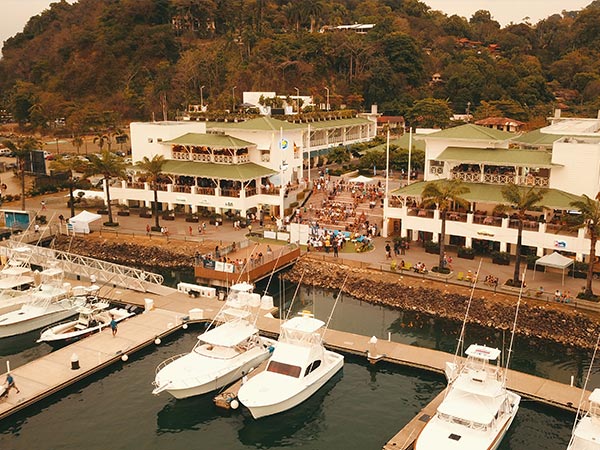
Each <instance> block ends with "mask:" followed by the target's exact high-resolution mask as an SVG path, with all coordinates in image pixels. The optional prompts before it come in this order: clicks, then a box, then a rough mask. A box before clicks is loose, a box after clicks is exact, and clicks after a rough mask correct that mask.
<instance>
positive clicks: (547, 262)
mask: <svg viewBox="0 0 600 450" xmlns="http://www.w3.org/2000/svg"><path fill="white" fill-rule="evenodd" d="M571 264H573V260H572V259H571V258H567V257H566V256H563V255H561V254H560V253H557V252H553V253H551V254H550V255H546V256H542V257H541V258H540V259H538V260H537V261H536V262H535V264H534V267H533V268H534V271H533V279H534V280H535V267H536V266H537V265H540V266H546V267H553V268H555V269H562V284H563V286H564V284H565V269H566V268H567V267H569V266H570V265H571Z"/></svg>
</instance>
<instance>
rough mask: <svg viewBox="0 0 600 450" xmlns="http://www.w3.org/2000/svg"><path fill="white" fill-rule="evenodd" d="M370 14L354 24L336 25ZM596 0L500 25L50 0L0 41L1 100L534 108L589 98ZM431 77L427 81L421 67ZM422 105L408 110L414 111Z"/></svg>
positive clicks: (480, 16) (255, 7) (205, 4)
mask: <svg viewBox="0 0 600 450" xmlns="http://www.w3.org/2000/svg"><path fill="white" fill-rule="evenodd" d="M353 23H362V24H374V25H375V26H374V27H373V28H372V29H369V30H368V31H367V32H366V33H364V34H360V33H356V32H355V31H352V30H333V29H332V26H336V25H342V24H353ZM599 29H600V3H599V2H598V0H596V1H594V2H593V3H591V4H590V5H589V6H588V7H587V8H586V9H584V10H583V11H582V12H580V13H569V12H565V13H563V15H553V16H551V17H548V18H547V19H545V20H542V21H540V22H539V23H537V24H517V25H509V26H507V27H504V28H502V27H500V25H499V24H498V23H497V22H496V21H494V20H492V18H491V16H490V14H489V12H487V11H478V12H477V13H475V14H474V15H473V16H472V17H471V18H469V19H468V20H467V19H464V18H461V17H458V16H456V15H453V16H446V15H444V14H442V13H440V12H437V11H431V10H430V9H429V8H428V7H427V6H426V5H425V4H424V3H421V2H419V1H418V0H366V1H356V0H320V1H312V0H299V1H284V0H80V1H79V2H77V3H75V4H73V5H70V4H69V3H67V2H65V1H61V2H58V3H53V4H52V6H51V8H50V9H48V10H47V11H45V12H44V13H42V14H40V15H38V16H35V17H32V18H31V19H30V20H29V22H28V23H27V25H26V27H25V28H24V30H23V32H21V33H19V34H17V35H16V36H14V37H12V38H10V39H9V40H8V41H6V43H5V46H4V48H3V55H4V57H3V59H2V60H0V92H2V98H1V99H0V104H2V105H4V107H5V108H6V109H8V110H10V112H11V113H12V115H13V117H14V118H15V119H16V120H18V121H19V122H20V123H22V124H26V123H30V124H31V126H32V127H34V128H36V127H37V128H44V127H47V126H48V124H51V123H53V122H54V120H55V119H56V118H66V123H67V126H68V130H69V132H71V133H79V132H86V131H90V130H96V129H100V128H103V127H106V126H109V125H111V124H114V123H115V122H118V121H120V120H131V119H143V120H149V119H151V118H152V117H153V115H154V116H156V117H157V118H162V117H163V111H167V112H168V115H169V117H171V118H172V117H174V116H175V114H176V112H177V111H178V110H179V111H181V110H182V109H184V108H185V107H186V106H187V104H188V103H200V98H199V97H200V90H201V89H200V88H201V86H202V87H203V89H202V92H203V95H204V103H208V105H209V108H210V109H211V110H215V109H225V108H230V107H231V105H232V103H233V102H234V101H235V102H236V103H238V104H239V103H241V101H242V100H241V93H242V92H243V91H248V90H260V91H276V92H278V93H284V94H285V93H289V94H290V95H293V93H294V92H295V88H298V89H299V91H300V93H301V94H302V95H308V94H311V95H313V96H314V97H315V99H316V100H317V103H325V96H326V89H325V88H326V87H327V88H328V89H329V92H330V104H331V106H332V107H333V108H337V107H340V106H341V105H347V106H348V107H350V108H357V109H361V108H368V107H369V106H370V105H371V104H378V105H379V109H380V110H381V111H384V112H386V113H388V114H402V115H407V116H408V117H409V118H411V107H412V106H413V104H414V102H415V101H417V100H420V99H425V98H436V99H440V101H442V102H446V101H447V102H448V106H449V107H450V109H451V110H453V111H454V112H457V113H464V112H465V111H466V109H467V108H469V110H470V112H472V113H473V112H474V113H475V115H476V117H478V116H487V115H508V116H511V117H513V118H516V119H519V120H524V121H532V120H536V119H539V118H543V117H546V116H547V115H548V114H549V113H550V111H551V110H552V108H553V107H556V106H560V107H562V108H563V109H567V110H570V111H571V112H572V113H573V114H580V115H588V116H595V115H596V111H597V110H598V109H599V108H600V102H599V100H598V95H599V94H600V58H598V48H600V47H599V45H598V44H600V33H599V32H598V31H599ZM436 73H438V74H439V79H438V81H436V82H432V76H433V75H434V74H436ZM422 117H423V114H413V116H412V118H411V120H412V121H413V122H414V123H415V124H416V125H419V123H418V121H419V119H420V118H422Z"/></svg>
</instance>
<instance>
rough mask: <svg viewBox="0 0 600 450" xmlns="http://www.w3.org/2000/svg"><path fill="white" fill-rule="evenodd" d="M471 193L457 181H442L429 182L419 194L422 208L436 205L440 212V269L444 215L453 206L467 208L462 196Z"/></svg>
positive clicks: (444, 233) (444, 237)
mask: <svg viewBox="0 0 600 450" xmlns="http://www.w3.org/2000/svg"><path fill="white" fill-rule="evenodd" d="M469 192H471V190H470V189H469V188H468V187H467V186H465V185H464V184H463V183H462V182H461V181H459V180H451V181H449V180H442V181H439V182H429V183H427V184H426V185H425V187H424V188H423V192H421V198H422V199H423V206H424V207H428V206H432V205H437V208H438V210H439V211H440V219H441V220H442V228H441V230H440V239H439V243H440V259H439V262H438V267H439V268H440V269H441V268H443V267H444V253H445V251H444V250H445V249H444V247H445V240H446V213H447V212H448V210H450V208H451V207H452V205H453V204H456V205H459V206H462V207H463V208H468V206H469V202H468V201H467V200H465V199H464V198H463V197H462V196H463V195H464V194H467V193H469Z"/></svg>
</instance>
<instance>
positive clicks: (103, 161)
mask: <svg viewBox="0 0 600 450" xmlns="http://www.w3.org/2000/svg"><path fill="white" fill-rule="evenodd" d="M89 159H90V163H89V165H88V170H87V172H86V173H87V174H88V175H98V174H99V175H102V176H103V178H102V179H103V181H104V185H105V187H106V205H107V209H108V222H105V223H104V225H107V226H116V225H118V224H117V223H115V222H114V221H113V215H112V208H111V204H110V179H111V178H125V162H124V161H123V158H121V157H120V156H117V155H115V154H114V153H112V152H110V151H108V150H104V151H102V153H101V154H100V156H98V155H90V156H89Z"/></svg>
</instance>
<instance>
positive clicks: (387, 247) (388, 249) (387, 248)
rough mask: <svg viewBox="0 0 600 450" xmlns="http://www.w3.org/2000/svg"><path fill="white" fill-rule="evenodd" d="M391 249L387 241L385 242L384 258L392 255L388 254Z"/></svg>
mask: <svg viewBox="0 0 600 450" xmlns="http://www.w3.org/2000/svg"><path fill="white" fill-rule="evenodd" d="M391 250H392V247H390V244H389V243H387V244H385V257H386V259H387V258H391V257H392V255H391V254H390V252H391Z"/></svg>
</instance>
